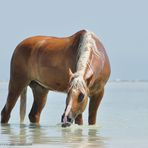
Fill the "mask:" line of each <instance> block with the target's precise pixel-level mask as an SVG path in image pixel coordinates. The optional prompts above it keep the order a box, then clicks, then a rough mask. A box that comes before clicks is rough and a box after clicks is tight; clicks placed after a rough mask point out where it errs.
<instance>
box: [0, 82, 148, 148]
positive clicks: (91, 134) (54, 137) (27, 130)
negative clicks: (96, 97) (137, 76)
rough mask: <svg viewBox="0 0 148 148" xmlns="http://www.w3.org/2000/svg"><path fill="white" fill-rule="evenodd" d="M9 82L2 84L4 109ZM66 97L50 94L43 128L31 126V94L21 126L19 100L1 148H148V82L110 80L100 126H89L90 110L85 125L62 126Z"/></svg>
mask: <svg viewBox="0 0 148 148" xmlns="http://www.w3.org/2000/svg"><path fill="white" fill-rule="evenodd" d="M7 92H8V83H5V82H1V83H0V110H2V108H3V106H4V104H5V102H6V97H7ZM65 99H66V95H65V94H62V93H57V92H49V94H48V100H47V103H46V106H45V108H44V110H43V112H42V114H41V120H40V125H34V124H30V122H29V119H28V114H29V112H30V109H31V106H32V102H33V97H32V92H31V89H30V88H29V89H28V93H27V114H26V117H25V120H24V124H20V123H19V100H18V102H17V104H16V106H15V107H14V109H13V111H12V113H11V118H10V120H9V123H8V124H1V125H0V148H3V147H11V148H15V147H17V148H18V147H22V146H24V147H28V148H34V147H48V148H49V147H51V148H58V147H60V148H68V147H72V148H75V147H76V148H148V82H147V81H133V82H132V81H131V82H130V81H129V82H128V81H118V82H116V81H110V82H108V83H107V85H106V87H105V94H104V97H103V100H102V102H101V105H100V107H99V109H98V114H97V123H96V125H93V126H89V125H88V122H87V120H88V107H87V108H86V110H85V112H84V113H83V114H84V116H83V118H84V125H82V126H78V125H75V124H73V125H72V126H70V127H68V128H62V127H61V123H60V120H61V115H62V114H63V112H64V108H65Z"/></svg>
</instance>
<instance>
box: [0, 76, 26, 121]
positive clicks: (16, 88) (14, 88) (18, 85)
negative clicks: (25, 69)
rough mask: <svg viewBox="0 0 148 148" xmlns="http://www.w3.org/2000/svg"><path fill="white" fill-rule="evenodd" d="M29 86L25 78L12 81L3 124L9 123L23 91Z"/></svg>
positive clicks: (3, 115)
mask: <svg viewBox="0 0 148 148" xmlns="http://www.w3.org/2000/svg"><path fill="white" fill-rule="evenodd" d="M27 84H28V83H27V80H25V79H24V78H21V80H18V78H17V79H16V78H11V79H10V82H9V90H8V91H9V92H8V97H7V101H6V104H5V106H4V108H3V110H2V112H1V123H7V122H8V120H9V118H10V114H11V111H12V109H13V107H14V105H15V104H16V101H17V99H18V97H19V96H20V94H21V92H22V90H23V89H24V88H25V87H26V86H27Z"/></svg>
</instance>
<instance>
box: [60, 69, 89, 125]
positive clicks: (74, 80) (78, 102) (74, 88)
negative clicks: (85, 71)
mask: <svg viewBox="0 0 148 148" xmlns="http://www.w3.org/2000/svg"><path fill="white" fill-rule="evenodd" d="M69 75H70V82H69V89H68V93H67V99H66V108H65V112H64V114H63V116H62V122H63V124H62V126H63V127H66V126H70V124H71V123H72V122H73V121H74V120H75V118H76V117H77V116H78V115H79V114H81V113H82V112H83V111H84V110H85V108H86V105H87V100H88V88H87V84H86V82H85V80H84V79H83V76H81V75H80V74H79V73H72V72H71V70H69Z"/></svg>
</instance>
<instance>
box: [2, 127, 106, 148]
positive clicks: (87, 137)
mask: <svg viewBox="0 0 148 148" xmlns="http://www.w3.org/2000/svg"><path fill="white" fill-rule="evenodd" d="M50 129H51V131H50ZM99 130H100V129H99V128H97V127H89V126H88V127H86V128H85V127H84V126H80V127H78V126H76V125H73V126H71V127H69V128H65V129H63V128H61V127H60V126H51V127H50V126H40V125H35V124H30V125H25V124H21V125H13V124H11V125H10V124H6V125H2V126H1V134H3V136H4V138H5V137H6V138H5V139H7V143H8V144H10V145H33V144H52V145H57V144H60V145H61V147H62V146H63V147H64V146H70V147H85V148H88V147H97V148H98V147H101V148H104V147H105V140H106V139H105V138H103V137H101V136H100V135H99ZM55 132H57V133H58V134H55Z"/></svg>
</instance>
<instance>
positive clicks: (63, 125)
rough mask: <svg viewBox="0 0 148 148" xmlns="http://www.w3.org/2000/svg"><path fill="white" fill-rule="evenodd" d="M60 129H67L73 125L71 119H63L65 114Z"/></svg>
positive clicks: (63, 116)
mask: <svg viewBox="0 0 148 148" xmlns="http://www.w3.org/2000/svg"><path fill="white" fill-rule="evenodd" d="M61 122H62V127H69V126H70V125H71V124H72V123H73V119H72V118H70V117H69V116H67V117H65V114H63V115H62V118H61Z"/></svg>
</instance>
